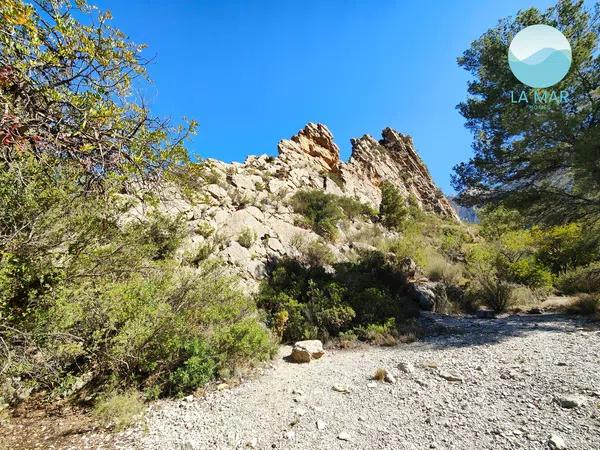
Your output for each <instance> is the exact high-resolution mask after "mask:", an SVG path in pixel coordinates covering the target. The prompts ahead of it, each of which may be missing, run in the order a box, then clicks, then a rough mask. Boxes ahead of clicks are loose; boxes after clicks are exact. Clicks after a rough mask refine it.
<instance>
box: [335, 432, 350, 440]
mask: <svg viewBox="0 0 600 450" xmlns="http://www.w3.org/2000/svg"><path fill="white" fill-rule="evenodd" d="M338 439H339V440H341V441H350V435H349V434H348V433H346V432H345V431H342V432H341V433H340V434H338Z"/></svg>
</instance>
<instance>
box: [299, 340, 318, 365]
mask: <svg viewBox="0 0 600 450" xmlns="http://www.w3.org/2000/svg"><path fill="white" fill-rule="evenodd" d="M324 354H325V351H324V350H323V343H322V342H321V341H319V340H317V339H314V340H312V341H298V342H296V343H295V344H294V348H293V349H292V354H291V359H292V361H294V362H296V363H307V362H310V361H311V360H312V359H319V358H320V357H321V356H323V355H324Z"/></svg>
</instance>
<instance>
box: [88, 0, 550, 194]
mask: <svg viewBox="0 0 600 450" xmlns="http://www.w3.org/2000/svg"><path fill="white" fill-rule="evenodd" d="M92 3H95V4H97V5H98V6H99V7H100V8H101V9H103V10H105V9H108V10H110V11H111V12H112V13H113V16H114V19H113V22H112V23H113V25H114V26H116V27H118V28H120V29H121V30H123V31H124V32H125V33H126V34H127V35H129V37H130V38H131V39H132V40H133V41H135V42H137V43H146V44H148V46H149V48H148V49H147V51H146V53H145V55H146V56H148V57H155V60H154V62H153V63H152V65H151V66H150V68H149V73H150V76H151V78H152V79H153V85H152V87H151V89H149V90H147V91H146V92H145V97H146V99H147V100H148V102H149V103H150V105H151V108H152V110H153V112H154V113H156V114H157V115H160V116H165V117H170V118H172V119H173V120H174V121H177V120H179V119H180V118H181V117H184V116H185V117H189V118H194V119H196V120H198V122H199V123H200V126H199V133H198V136H196V137H195V138H194V139H193V140H192V142H191V143H190V145H189V148H190V151H191V152H192V153H195V154H199V155H200V156H203V157H213V158H218V159H222V160H225V161H243V160H244V159H245V157H246V156H247V155H249V154H262V153H268V154H276V152H277V142H278V141H279V140H280V139H282V138H288V137H290V136H292V135H293V134H295V133H296V132H297V131H298V130H299V129H300V128H302V127H303V126H304V124H306V123H307V122H322V123H325V124H326V125H327V126H328V127H329V129H330V130H331V131H332V133H333V134H334V136H335V139H336V142H337V143H338V145H339V146H340V148H341V149H342V157H343V158H344V159H347V158H348V157H349V155H350V142H349V140H350V138H352V137H358V136H362V135H363V134H365V133H368V134H371V135H373V136H375V137H377V138H379V137H380V132H381V130H382V129H383V128H384V127H386V126H391V127H393V128H395V129H397V130H398V131H400V132H402V133H407V134H410V135H412V136H413V139H414V141H415V144H416V147H417V150H418V151H419V153H420V154H421V156H422V157H423V159H424V160H425V162H426V164H427V166H428V167H429V169H430V171H431V173H432V175H433V177H434V179H435V181H436V182H437V183H438V184H439V185H440V187H441V188H442V190H443V191H444V192H447V193H450V192H451V191H452V190H451V187H450V174H451V171H452V167H453V166H454V165H455V164H456V163H458V162H460V161H463V160H466V159H468V157H469V155H470V154H471V136H470V133H469V132H468V131H467V130H466V129H465V128H464V120H463V118H462V117H461V116H460V115H459V114H458V112H457V111H456V109H455V106H456V104H458V103H459V102H460V101H461V100H463V99H464V98H465V96H466V87H467V86H466V83H467V79H468V74H467V73H466V72H465V71H463V70H462V69H461V68H459V67H458V66H457V64H456V58H457V57H458V56H459V55H461V54H462V52H463V51H464V50H465V49H466V48H468V46H469V44H470V42H471V41H472V40H474V39H476V38H477V37H479V36H480V35H481V34H482V33H483V32H484V31H485V30H487V29H488V28H490V27H492V26H494V25H495V24H496V22H497V21H498V20H499V19H500V18H502V17H505V16H509V15H514V14H515V13H516V12H517V11H518V10H519V9H522V8H526V7H529V6H537V7H541V8H546V7H548V6H550V5H551V4H552V2H551V1H543V0H529V1H523V0H521V1H517V0H502V1H497V0H496V1H491V0H490V1H482V0H480V1H476V0H473V1H466V0H453V1H383V0H382V1H358V0H355V1H344V0H328V1H324V0H303V1H300V0H297V1H285V0H278V1H270V0H261V1H248V0H237V1H234V0H223V1H217V0H213V1H200V0H195V1H192V0H188V1H183V0H169V1H150V0H127V1H122V0H99V1H94V0H92Z"/></svg>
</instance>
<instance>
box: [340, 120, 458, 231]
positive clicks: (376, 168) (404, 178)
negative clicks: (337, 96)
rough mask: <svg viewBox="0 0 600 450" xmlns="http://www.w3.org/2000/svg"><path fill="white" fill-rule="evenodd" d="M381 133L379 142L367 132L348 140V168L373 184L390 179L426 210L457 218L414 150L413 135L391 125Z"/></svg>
mask: <svg viewBox="0 0 600 450" xmlns="http://www.w3.org/2000/svg"><path fill="white" fill-rule="evenodd" d="M381 135H382V139H381V140H379V141H377V140H376V139H374V138H373V137H371V136H369V135H364V136H362V137H361V138H358V139H352V140H351V143H352V154H351V156H350V161H349V163H348V164H347V167H348V170H350V171H352V172H354V173H356V174H362V175H363V176H365V177H366V178H367V179H368V180H369V181H370V182H371V183H373V184H374V185H379V184H381V183H382V182H383V181H389V182H391V183H392V184H394V185H395V186H397V187H398V188H399V189H400V190H401V191H402V192H404V194H406V195H412V196H414V197H415V198H416V199H417V200H418V201H419V202H420V203H421V204H422V206H423V207H424V208H425V209H427V210H430V211H434V212H436V213H438V214H440V215H442V216H446V217H452V218H454V219H457V216H456V212H455V211H454V209H453V208H452V206H451V205H450V203H449V202H448V200H447V199H446V197H445V196H444V195H443V193H442V191H441V190H440V189H439V188H438V187H437V186H436V184H435V183H434V181H433V179H432V178H431V175H430V173H429V170H428V169H427V166H426V165H425V163H424V162H423V160H422V159H421V158H420V157H419V155H418V153H417V151H416V150H415V147H414V144H413V141H412V138H411V137H410V136H407V135H403V134H402V133H399V132H397V131H396V130H394V129H392V128H385V129H384V130H383V131H382V133H381Z"/></svg>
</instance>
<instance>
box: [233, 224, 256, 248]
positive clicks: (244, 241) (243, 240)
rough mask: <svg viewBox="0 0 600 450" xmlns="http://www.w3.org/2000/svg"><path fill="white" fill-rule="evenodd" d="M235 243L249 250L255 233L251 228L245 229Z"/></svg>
mask: <svg viewBox="0 0 600 450" xmlns="http://www.w3.org/2000/svg"><path fill="white" fill-rule="evenodd" d="M237 241H238V243H239V244H240V245H241V246H242V247H245V248H250V247H252V244H254V242H255V241H256V232H255V231H254V230H253V229H252V228H250V227H246V228H244V230H242V232H241V233H240V234H239V236H238V238H237Z"/></svg>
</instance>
